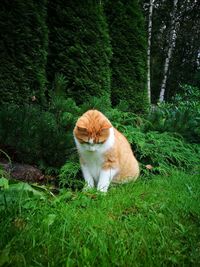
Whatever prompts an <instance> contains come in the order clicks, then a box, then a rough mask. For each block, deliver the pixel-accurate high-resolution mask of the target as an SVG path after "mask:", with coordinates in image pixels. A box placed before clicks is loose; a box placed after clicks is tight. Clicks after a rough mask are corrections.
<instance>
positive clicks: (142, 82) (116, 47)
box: [105, 0, 148, 113]
mask: <svg viewBox="0 0 200 267" xmlns="http://www.w3.org/2000/svg"><path fill="white" fill-rule="evenodd" d="M105 6H106V14H107V18H108V25H109V32H110V37H111V44H112V47H113V58H112V61H111V69H112V82H111V100H112V103H113V105H117V104H119V103H120V100H126V102H127V104H128V109H129V110H131V111H133V112H137V113H143V112H145V111H146V110H147V108H148V99H147V89H146V34H145V30H144V18H143V14H142V12H141V8H140V6H139V3H138V1H137V0H134V1H124V0H118V1H115V0H114V1H107V2H106V4H105Z"/></svg>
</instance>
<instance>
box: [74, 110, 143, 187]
mask: <svg viewBox="0 0 200 267" xmlns="http://www.w3.org/2000/svg"><path fill="white" fill-rule="evenodd" d="M111 127H113V126H112V124H111V123H110V121H109V120H108V119H107V118H106V117H105V116H104V115H103V114H102V113H101V112H99V111H97V110H89V111H87V112H86V113H84V114H83V115H82V116H81V117H80V118H79V119H78V121H77V123H76V126H75V128H74V136H75V137H76V138H77V140H78V141H79V143H80V144H84V143H85V142H88V141H89V140H91V139H92V140H93V141H94V144H98V143H99V142H101V143H105V142H106V140H107V139H108V137H109V134H110V131H109V129H110V128H111ZM113 128H114V127H113ZM91 153H93V152H91ZM80 161H81V163H84V158H83V156H81V155H80ZM101 168H102V169H103V170H109V169H117V170H118V172H117V174H116V175H115V176H114V177H113V179H112V182H116V183H123V182H127V181H130V180H136V179H137V177H138V176H139V164H138V162H137V160H136V158H135V157H134V154H133V152H132V150H131V146H130V144H129V143H128V141H127V139H126V138H125V137H124V135H123V134H122V133H120V132H119V131H118V130H117V129H115V128H114V144H113V145H112V147H111V148H109V149H108V150H107V151H105V153H104V154H103V163H102V166H101Z"/></svg>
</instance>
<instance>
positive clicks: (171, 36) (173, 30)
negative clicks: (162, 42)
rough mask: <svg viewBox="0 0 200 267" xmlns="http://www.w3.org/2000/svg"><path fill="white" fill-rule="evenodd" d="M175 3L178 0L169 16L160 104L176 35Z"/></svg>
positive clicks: (162, 99) (163, 95)
mask: <svg viewBox="0 0 200 267" xmlns="http://www.w3.org/2000/svg"><path fill="white" fill-rule="evenodd" d="M177 3H178V0H174V6H173V10H172V15H171V29H170V31H169V46H168V52H167V57H166V59H165V64H164V72H163V73H164V76H163V80H162V83H161V89H160V96H159V102H160V103H161V102H163V101H164V97H165V90H166V83H167V76H168V70H169V63H170V59H171V57H172V52H173V49H174V47H175V45H176V37H177V34H176V20H175V18H176V10H177Z"/></svg>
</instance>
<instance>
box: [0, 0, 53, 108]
mask: <svg viewBox="0 0 200 267" xmlns="http://www.w3.org/2000/svg"><path fill="white" fill-rule="evenodd" d="M46 2H47V1H46V0H41V1H34V0H29V1H26V0H16V1H9V0H2V1H1V10H0V60H1V64H0V95H1V99H0V103H4V102H8V103H20V104H23V103H29V102H31V97H32V96H36V99H37V100H39V101H40V102H43V101H44V98H45V97H44V92H45V87H46V73H45V67H46V59H47V46H48V30H47V26H46Z"/></svg>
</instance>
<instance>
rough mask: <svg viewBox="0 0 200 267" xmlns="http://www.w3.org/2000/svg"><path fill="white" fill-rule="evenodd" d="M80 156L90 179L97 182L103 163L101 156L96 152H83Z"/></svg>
mask: <svg viewBox="0 0 200 267" xmlns="http://www.w3.org/2000/svg"><path fill="white" fill-rule="evenodd" d="M81 156H82V157H83V160H84V164H85V165H86V166H87V169H88V171H89V172H90V174H91V176H92V178H93V179H94V180H95V182H98V180H99V175H100V172H101V169H102V164H103V162H104V157H103V155H102V154H101V153H99V152H98V151H94V152H90V151H84V152H82V153H81Z"/></svg>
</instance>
